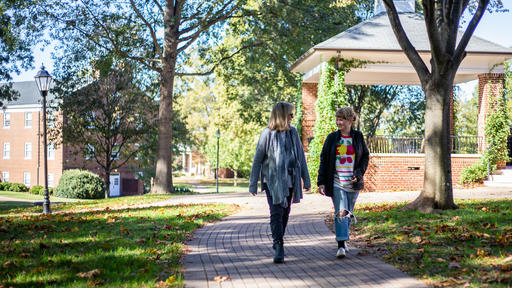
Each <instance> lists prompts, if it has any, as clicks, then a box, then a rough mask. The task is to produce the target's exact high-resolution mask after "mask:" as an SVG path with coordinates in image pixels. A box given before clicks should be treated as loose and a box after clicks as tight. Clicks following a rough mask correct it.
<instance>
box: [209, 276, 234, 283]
mask: <svg viewBox="0 0 512 288" xmlns="http://www.w3.org/2000/svg"><path fill="white" fill-rule="evenodd" d="M230 279H231V277H229V276H215V278H213V280H214V281H215V282H217V283H220V282H224V281H226V280H230Z"/></svg>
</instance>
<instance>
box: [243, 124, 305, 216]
mask: <svg viewBox="0 0 512 288" xmlns="http://www.w3.org/2000/svg"><path fill="white" fill-rule="evenodd" d="M290 132H291V136H292V141H293V149H294V154H295V155H296V165H295V168H294V171H293V177H294V179H293V203H299V202H300V199H302V181H301V179H302V180H303V181H304V188H305V189H308V188H311V181H310V180H309V172H308V166H307V164H306V157H305V156H304V150H303V148H302V143H301V142H300V139H299V134H298V133H297V130H296V129H295V127H290ZM282 142H283V141H281V140H280V137H279V132H278V131H275V130H274V131H272V130H270V129H269V128H265V129H264V130H263V132H261V135H260V139H259V140H258V146H256V154H255V155H254V160H253V162H252V170H251V178H250V183H249V192H251V193H257V191H258V178H260V179H261V183H262V184H263V179H265V182H266V183H267V186H268V189H269V192H270V194H271V195H272V202H273V204H275V205H277V204H282V205H283V206H284V207H286V206H287V205H288V203H287V202H286V201H285V197H284V195H288V189H289V188H288V181H287V180H286V179H288V178H287V177H288V173H287V171H286V168H284V167H285V159H284V158H285V157H283V155H284V153H282V152H281V150H282V149H283V147H284V143H282Z"/></svg>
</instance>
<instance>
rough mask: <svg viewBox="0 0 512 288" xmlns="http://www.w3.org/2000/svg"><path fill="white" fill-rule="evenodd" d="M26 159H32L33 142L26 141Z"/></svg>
mask: <svg viewBox="0 0 512 288" xmlns="http://www.w3.org/2000/svg"><path fill="white" fill-rule="evenodd" d="M25 159H32V143H25Z"/></svg>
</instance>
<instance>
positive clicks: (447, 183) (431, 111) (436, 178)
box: [404, 76, 457, 213]
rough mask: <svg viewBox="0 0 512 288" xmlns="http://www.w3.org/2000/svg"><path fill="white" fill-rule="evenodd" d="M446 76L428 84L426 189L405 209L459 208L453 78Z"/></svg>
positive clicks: (423, 210) (434, 78) (424, 186)
mask: <svg viewBox="0 0 512 288" xmlns="http://www.w3.org/2000/svg"><path fill="white" fill-rule="evenodd" d="M443 77H446V76H438V77H435V76H434V77H433V78H432V79H431V80H430V81H429V82H428V84H427V85H426V86H425V87H424V90H425V95H426V109H425V174H424V181H423V190H422V191H421V193H420V195H419V196H418V198H416V199H415V200H414V201H413V202H411V203H409V204H408V205H406V206H405V207H404V209H405V210H410V209H413V210H418V211H421V212H425V213H430V212H433V211H434V209H443V210H445V209H455V208H457V206H456V205H455V203H454V202H453V190H452V170H451V149H450V121H449V120H450V119H449V118H450V97H453V96H452V91H451V89H452V87H451V83H453V81H446V79H443ZM447 82H449V83H447ZM446 84H448V85H446Z"/></svg>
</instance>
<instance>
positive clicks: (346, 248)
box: [343, 241, 350, 252]
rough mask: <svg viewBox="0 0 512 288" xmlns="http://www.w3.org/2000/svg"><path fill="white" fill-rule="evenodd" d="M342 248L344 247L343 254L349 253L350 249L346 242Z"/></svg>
mask: <svg viewBox="0 0 512 288" xmlns="http://www.w3.org/2000/svg"><path fill="white" fill-rule="evenodd" d="M343 246H344V247H343V248H345V252H349V251H350V248H349V246H348V243H347V241H345V243H343Z"/></svg>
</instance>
